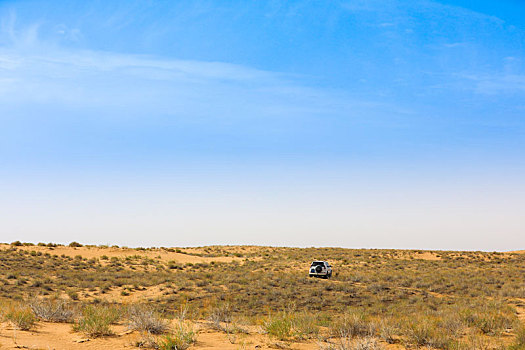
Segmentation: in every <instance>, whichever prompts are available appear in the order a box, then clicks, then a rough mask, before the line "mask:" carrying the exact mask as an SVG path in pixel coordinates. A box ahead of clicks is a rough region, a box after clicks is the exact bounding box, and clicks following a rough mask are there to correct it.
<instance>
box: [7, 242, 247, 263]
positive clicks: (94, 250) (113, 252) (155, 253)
mask: <svg viewBox="0 0 525 350" xmlns="http://www.w3.org/2000/svg"><path fill="white" fill-rule="evenodd" d="M9 248H12V246H11V245H9V244H0V249H9ZM16 248H17V249H20V250H26V251H36V252H42V253H43V254H45V253H49V254H52V255H59V256H60V255H62V254H64V255H66V256H70V257H75V256H77V255H80V256H82V257H83V258H87V259H91V258H100V257H102V256H103V255H106V256H107V257H109V258H112V257H117V258H125V257H127V256H134V255H138V256H141V257H148V258H151V259H160V260H162V261H172V260H173V261H176V262H178V263H183V264H185V263H192V264H196V263H209V262H212V261H216V262H231V261H234V260H237V261H242V260H244V258H240V257H229V256H220V257H200V256H195V255H189V254H184V253H177V252H169V251H167V250H165V249H152V250H137V249H131V248H113V247H109V248H101V247H75V248H74V247H62V246H59V247H41V246H20V247H16ZM184 251H186V250H184ZM196 252H197V250H196V249H188V253H196Z"/></svg>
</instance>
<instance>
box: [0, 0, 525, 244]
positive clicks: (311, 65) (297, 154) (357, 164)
mask: <svg viewBox="0 0 525 350" xmlns="http://www.w3.org/2000/svg"><path fill="white" fill-rule="evenodd" d="M523 13H525V3H523V2H521V1H510V0H509V1H500V2H493V1H418V2H413V1H399V0H393V1H374V0H371V1H364V0H358V1H357V0H356V1H352V0H349V1H332V2H322V1H290V2H279V1H253V2H246V1H245V2H240V1H239V2H236V1H221V2H211V1H180V2H171V1H136V2H133V1H111V2H107V1H98V2H97V1H93V2H74V3H73V2H70V3H64V2H58V1H46V2H43V1H3V2H0V123H1V125H2V127H1V128H0V161H1V167H0V190H1V191H2V192H3V193H4V195H3V196H2V198H1V199H0V209H1V211H0V212H1V213H3V214H0V219H1V220H2V222H3V227H2V228H0V241H9V240H15V239H21V240H28V241H40V240H43V241H63V242H68V241H70V240H78V241H83V242H88V243H118V244H126V245H132V246H133V245H135V246H136V245H143V246H145V245H166V246H167V245H204V244H271V245H294V246H305V245H306V246H308V245H332V246H346V247H398V248H403V247H407V248H435V249H484V250H496V249H499V250H511V249H518V248H521V249H523V248H524V245H525V240H524V239H523V238H522V236H523V224H522V221H523V220H522V212H523V211H524V209H525V180H523V179H525V118H524V117H525V47H524V45H525V19H524V17H523V16H522V15H521V14H523ZM2 215H3V216H4V217H3V218H2V217H1V216H2ZM320 234H322V235H325V236H326V238H325V239H323V241H322V242H319V241H317V239H318V235H320ZM480 238H482V239H480ZM101 241H103V242H101ZM106 241H107V242H106Z"/></svg>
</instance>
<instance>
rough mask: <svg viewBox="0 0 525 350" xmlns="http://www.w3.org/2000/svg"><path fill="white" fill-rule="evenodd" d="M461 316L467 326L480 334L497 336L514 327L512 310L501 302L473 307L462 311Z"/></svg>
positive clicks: (515, 320)
mask: <svg viewBox="0 0 525 350" xmlns="http://www.w3.org/2000/svg"><path fill="white" fill-rule="evenodd" d="M461 315H462V317H463V319H464V321H465V322H466V323H467V324H468V325H469V326H473V327H476V328H478V329H479V330H480V331H481V332H482V333H484V334H488V335H498V334H500V333H501V332H504V331H506V330H508V329H511V328H513V327H514V326H515V325H516V322H517V318H516V315H515V313H514V310H513V309H512V308H511V307H510V306H509V305H507V304H505V303H504V302H502V301H495V302H489V303H485V304H484V305H483V306H482V307H476V306H473V307H471V308H466V309H464V310H462V312H461Z"/></svg>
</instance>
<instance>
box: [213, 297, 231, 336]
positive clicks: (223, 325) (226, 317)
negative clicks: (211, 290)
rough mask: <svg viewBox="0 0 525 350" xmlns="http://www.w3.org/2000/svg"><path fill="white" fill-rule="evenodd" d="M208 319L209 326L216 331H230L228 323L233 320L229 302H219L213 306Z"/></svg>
mask: <svg viewBox="0 0 525 350" xmlns="http://www.w3.org/2000/svg"><path fill="white" fill-rule="evenodd" d="M208 320H209V321H210V323H211V326H212V327H213V328H215V329H216V330H218V331H221V332H226V333H230V332H231V327H230V323H231V322H232V321H233V315H232V311H231V308H230V305H229V304H221V305H220V306H218V307H214V308H213V309H212V310H211V312H210V315H209V316H208Z"/></svg>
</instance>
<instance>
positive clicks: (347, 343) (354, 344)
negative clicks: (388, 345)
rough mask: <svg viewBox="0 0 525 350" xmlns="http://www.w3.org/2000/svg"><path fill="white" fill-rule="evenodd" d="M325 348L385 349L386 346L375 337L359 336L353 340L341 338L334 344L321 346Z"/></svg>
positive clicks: (324, 349) (329, 349)
mask: <svg viewBox="0 0 525 350" xmlns="http://www.w3.org/2000/svg"><path fill="white" fill-rule="evenodd" d="M321 348H322V349H323V350H384V349H385V348H384V346H383V345H381V343H379V342H378V341H377V340H376V339H375V338H370V337H366V338H358V339H355V340H352V339H351V338H348V337H343V338H340V339H339V340H338V341H336V342H335V343H333V344H329V345H328V346H324V347H321Z"/></svg>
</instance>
